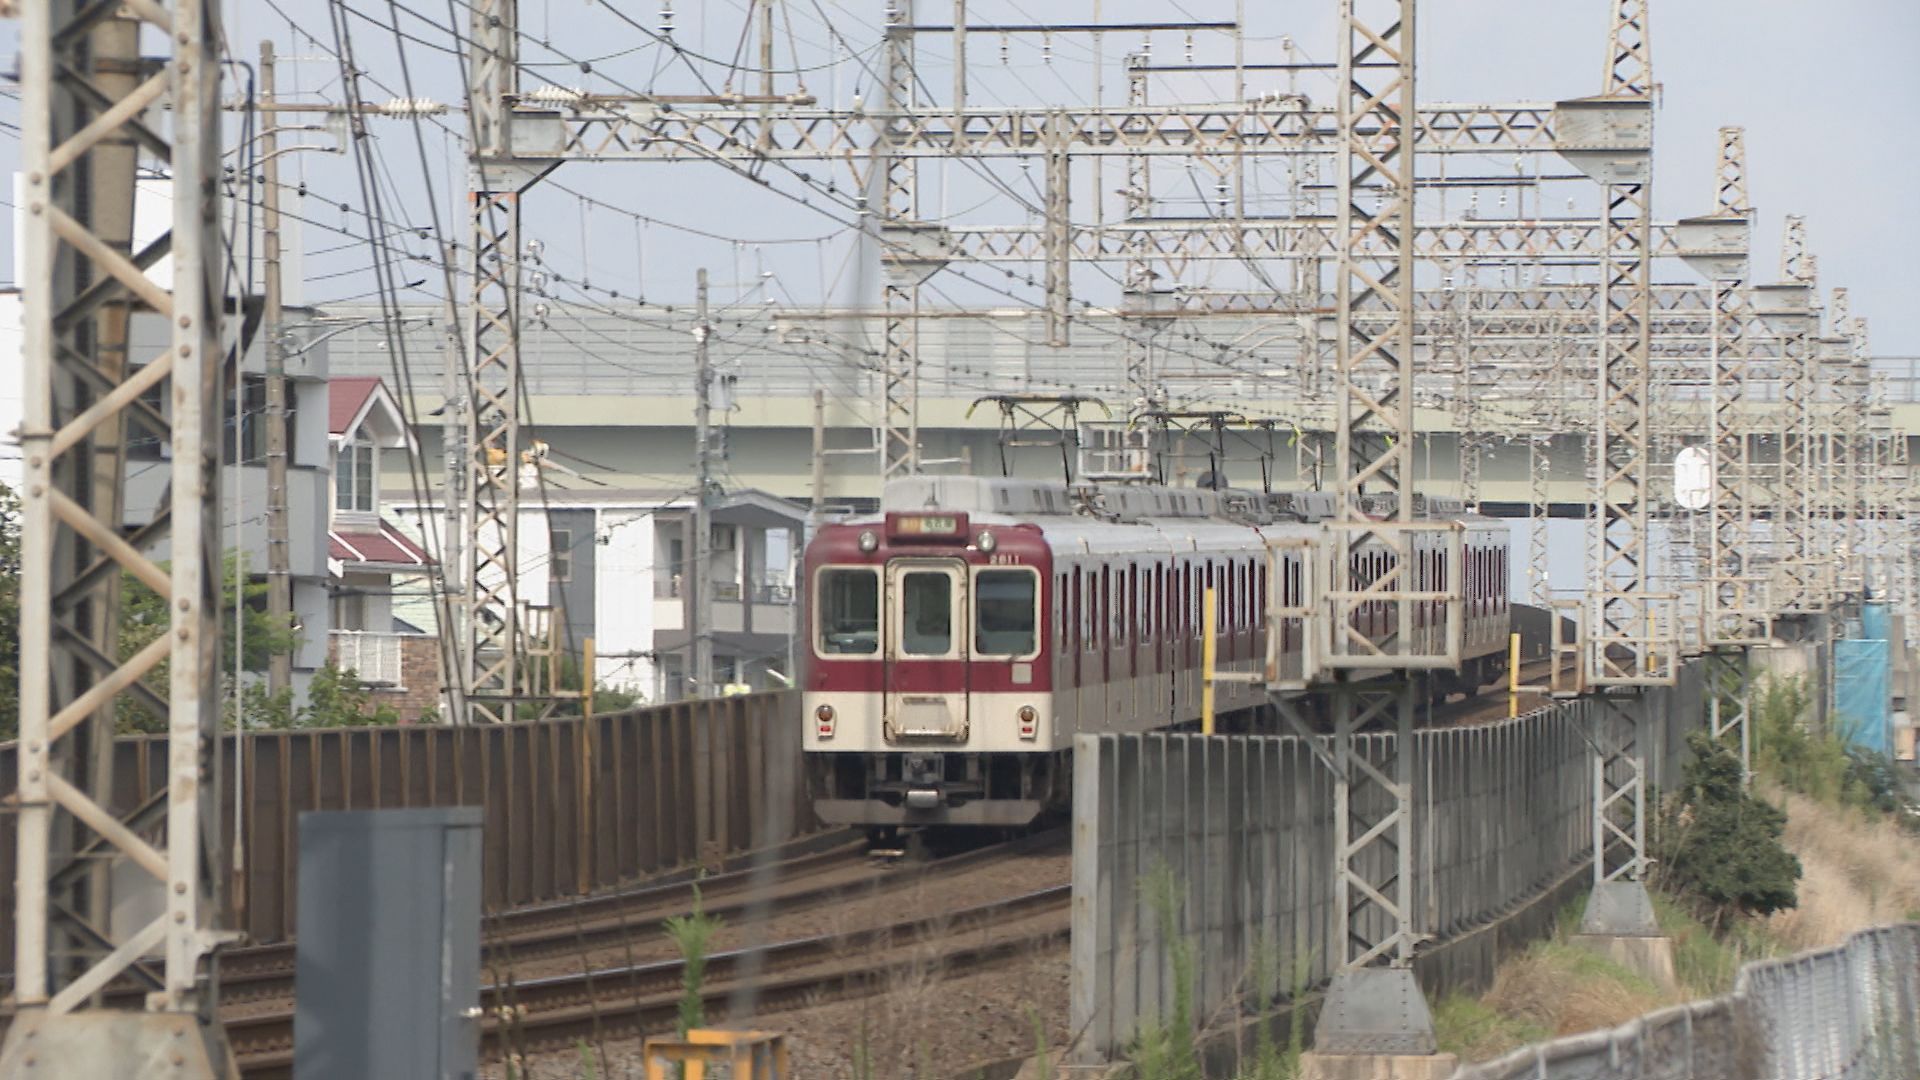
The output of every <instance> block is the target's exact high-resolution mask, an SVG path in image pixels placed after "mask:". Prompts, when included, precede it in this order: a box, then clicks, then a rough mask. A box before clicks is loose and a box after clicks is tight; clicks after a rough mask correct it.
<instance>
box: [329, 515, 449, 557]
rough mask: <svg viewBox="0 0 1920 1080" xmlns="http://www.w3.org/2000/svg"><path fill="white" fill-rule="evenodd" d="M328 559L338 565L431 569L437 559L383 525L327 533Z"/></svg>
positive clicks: (335, 530) (385, 524)
mask: <svg viewBox="0 0 1920 1080" xmlns="http://www.w3.org/2000/svg"><path fill="white" fill-rule="evenodd" d="M327 557H328V558H329V559H332V560H334V561H336V562H361V563H379V564H380V565H382V566H430V565H432V564H433V560H432V559H431V558H429V557H428V555H427V553H426V552H425V551H423V550H421V548H420V545H418V544H416V543H414V542H413V541H411V540H409V539H407V538H406V537H405V536H404V535H402V534H401V533H400V532H399V531H398V530H395V529H393V528H392V527H390V526H388V525H387V523H386V522H381V523H380V525H379V527H378V528H377V529H375V528H363V529H333V530H331V531H329V532H328V533H327Z"/></svg>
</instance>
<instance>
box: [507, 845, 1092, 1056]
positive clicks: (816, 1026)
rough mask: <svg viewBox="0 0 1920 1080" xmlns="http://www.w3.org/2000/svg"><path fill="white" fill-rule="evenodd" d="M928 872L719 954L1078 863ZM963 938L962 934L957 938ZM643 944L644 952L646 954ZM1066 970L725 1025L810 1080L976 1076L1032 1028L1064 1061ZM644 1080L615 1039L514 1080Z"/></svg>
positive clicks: (1052, 961)
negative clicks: (783, 1051) (763, 1038)
mask: <svg viewBox="0 0 1920 1080" xmlns="http://www.w3.org/2000/svg"><path fill="white" fill-rule="evenodd" d="M933 865H935V866H937V865H938V864H933ZM926 869H929V868H928V867H919V866H905V865H903V866H899V867H896V868H894V869H892V870H890V871H886V872H885V873H884V874H883V875H882V877H883V878H884V879H886V880H890V881H891V880H894V879H896V878H897V877H904V876H908V875H913V876H914V877H916V878H917V880H912V881H909V882H907V883H905V884H903V885H900V886H897V887H895V888H894V889H892V890H890V891H887V892H884V893H878V894H875V895H871V896H863V897H859V898H856V899H853V900H848V901H842V902H839V903H836V904H833V905H831V906H823V907H817V908H813V909H809V910H807V911H801V912H793V913H789V914H783V915H780V916H777V917H774V918H771V919H767V920H764V921H755V922H753V923H751V924H748V925H742V926H729V927H726V928H724V929H723V930H722V931H721V933H720V935H718V936H717V938H716V941H715V945H714V949H715V951H719V950H723V949H729V948H738V947H741V946H743V945H748V944H753V943H760V942H770V941H781V940H790V939H794V938H800V937H806V936H810V935H819V934H837V933H844V932H847V931H852V930H858V929H863V928H867V927H871V926H877V925H885V924H889V923H894V922H900V921H903V920H907V919H914V918H921V917H926V916H931V915H935V914H938V913H941V912H954V911H960V910H963V909H965V908H969V907H973V906H975V905H978V904H983V903H987V902H990V901H992V900H996V899H1003V898H1006V897H1010V896H1017V895H1021V894H1024V893H1027V892H1032V891H1034V890H1036V889H1042V888H1046V887H1049V886H1055V885H1061V884H1065V883H1066V882H1067V881H1068V880H1069V878H1070V876H1071V861H1070V858H1069V856H1067V855H1066V854H1064V853H1059V852H1046V853H1035V854H1025V855H1019V856H1013V857H1009V858H1003V859H995V860H992V861H990V862H986V863H982V864H980V865H978V866H975V867H969V868H967V869H964V870H962V871H959V872H957V873H954V874H953V875H952V876H951V877H947V876H939V875H937V874H934V875H930V874H926V873H924V872H923V871H925V870H926ZM635 929H636V935H635V941H634V954H635V958H636V959H646V958H660V957H663V956H666V955H670V954H671V950H670V948H668V947H667V946H666V945H665V937H664V935H663V934H661V933H659V932H658V928H657V927H654V928H650V929H649V931H648V932H647V933H646V934H642V933H640V929H639V928H638V927H636V928H635ZM962 932H963V930H962V928H961V927H959V926H956V927H955V928H954V930H953V931H952V933H953V934H955V935H958V934H960V933H962ZM649 938H650V939H652V940H651V941H648V939H649ZM642 942H647V944H646V945H645V948H644V951H643V947H642ZM594 955H595V956H598V957H600V959H598V960H593V961H592V962H595V963H599V964H617V963H624V962H625V954H624V950H612V951H611V953H610V954H609V951H608V950H598V951H596V952H595V954H594ZM590 959H591V958H590ZM557 963H559V964H560V967H559V968H557V969H555V971H554V973H558V971H559V970H572V971H578V970H579V965H580V958H578V957H573V958H569V960H567V961H560V962H557ZM1068 966H1069V961H1068V954H1067V949H1066V947H1065V946H1064V945H1048V946H1044V947H1035V948H1033V949H1029V950H1026V951H1024V952H1022V953H1021V954H1020V955H1018V956H1016V957H1014V958H1012V959H1010V960H1008V961H1006V962H1004V963H1001V964H999V965H997V966H996V967H995V968H994V969H992V970H990V971H980V972H972V973H968V974H964V975H958V976H955V977H951V978H948V977H944V976H942V975H941V974H940V973H939V972H938V970H937V968H936V967H932V966H930V967H929V968H928V969H927V970H924V971H915V972H912V973H910V974H906V975H897V976H894V977H892V978H891V979H890V980H889V985H888V987H887V989H886V991H885V992H884V993H882V994H879V995H877V996H871V997H866V998H862V999H859V1000H855V1001H839V1002H823V1003H821V1004H819V1005H816V1006H811V1007H808V1008H804V1009H790V1010H786V1011H782V1012H777V1013H770V1014H767V1015H764V1016H760V1017H756V1018H755V1019H754V1020H752V1021H751V1022H750V1023H738V1024H729V1025H728V1026H730V1027H751V1028H754V1029H757V1030H763V1031H776V1032H781V1033H783V1034H785V1035H786V1037H787V1045H788V1047H789V1052H790V1054H791V1055H792V1059H793V1067H794V1074H795V1075H796V1076H801V1077H807V1078H809V1080H813V1078H841V1077H845V1078H850V1080H905V1078H914V1080H931V1078H946V1077H958V1076H963V1075H970V1073H969V1071H968V1070H969V1067H970V1066H976V1065H980V1064H984V1063H986V1062H990V1061H997V1060H1001V1059H1005V1058H1008V1057H1012V1056H1016V1055H1021V1054H1030V1053H1032V1051H1033V1049H1034V1047H1035V1043H1036V1030H1035V1025H1036V1022H1037V1023H1038V1024H1039V1025H1041V1026H1042V1027H1043V1028H1044V1030H1045V1032H1046V1043H1047V1045H1048V1046H1049V1047H1053V1048H1055V1050H1056V1052H1055V1056H1056V1057H1057V1056H1058V1053H1057V1048H1059V1047H1061V1046H1064V1045H1065V1042H1066V1038H1067V972H1068ZM523 977H525V976H524V973H523ZM863 1060H864V1061H865V1062H866V1063H867V1067H865V1068H862V1067H861V1063H862V1061H863ZM482 1075H483V1076H485V1077H488V1078H489V1080H506V1077H507V1072H506V1070H505V1069H504V1067H503V1066H502V1065H501V1064H499V1063H497V1062H496V1063H493V1064H490V1065H487V1066H485V1067H483V1069H482ZM644 1075H645V1069H644V1068H643V1066H642V1062H641V1054H640V1041H639V1040H638V1039H630V1038H621V1039H609V1040H607V1041H606V1043H605V1045H604V1047H582V1048H579V1049H577V1050H576V1051H575V1052H574V1053H558V1054H546V1055H537V1056H534V1057H532V1058H530V1059H529V1060H528V1061H527V1062H525V1063H524V1067H522V1068H517V1069H515V1070H514V1073H513V1076H514V1080H584V1078H587V1077H592V1078H594V1080H626V1078H639V1077H643V1076H644Z"/></svg>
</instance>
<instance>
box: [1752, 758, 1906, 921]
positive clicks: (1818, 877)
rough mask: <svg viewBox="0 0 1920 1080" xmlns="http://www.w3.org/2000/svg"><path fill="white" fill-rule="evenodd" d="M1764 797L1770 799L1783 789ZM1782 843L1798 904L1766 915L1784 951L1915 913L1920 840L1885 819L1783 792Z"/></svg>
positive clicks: (1776, 800)
mask: <svg viewBox="0 0 1920 1080" xmlns="http://www.w3.org/2000/svg"><path fill="white" fill-rule="evenodd" d="M1766 794H1767V797H1768V798H1769V799H1770V800H1772V801H1774V802H1776V803H1778V802H1779V801H1780V800H1781V798H1782V795H1783V793H1781V792H1779V791H1773V792H1768V793H1766ZM1784 798H1785V804H1784V805H1785V806H1786V809H1787V835H1786V843H1787V847H1788V848H1789V849H1791V850H1792V851H1793V853H1794V854H1795V855H1798V856H1799V857H1800V865H1801V869H1802V876H1801V878H1800V906H1799V907H1798V908H1795V909H1793V910H1790V911H1782V912H1779V913H1777V914H1775V915H1772V916H1770V917H1769V918H1768V919H1767V920H1766V921H1765V923H1764V924H1763V926H1764V929H1765V932H1766V933H1767V934H1768V936H1770V937H1772V938H1773V939H1774V940H1776V941H1778V942H1779V943H1780V945H1781V947H1782V948H1784V949H1786V950H1788V951H1798V950H1801V949H1811V948H1819V947H1822V946H1826V945H1832V944H1836V943H1837V942H1839V941H1840V940H1841V939H1843V938H1845V937H1846V936H1847V935H1848V934H1851V933H1853V932H1854V931H1856V930H1862V929H1865V928H1866V927H1869V926H1882V925H1885V924H1887V923H1893V922H1900V921H1903V920H1905V919H1909V918H1913V917H1914V915H1915V913H1916V912H1920V840H1916V838H1915V837H1914V836H1913V835H1912V834H1910V833H1906V832H1903V831H1902V830H1901V829H1900V828H1899V827H1898V826H1897V825H1895V824H1894V822H1893V821H1892V820H1890V819H1888V818H1885V817H1879V816H1873V817H1869V816H1868V815H1866V814H1863V813H1861V812H1860V811H1857V810H1851V809H1844V808H1840V807H1835V806H1832V805H1829V804H1826V803H1821V802H1816V801H1814V800H1812V799H1809V798H1806V797H1805V796H1801V795H1795V794H1792V793H1784Z"/></svg>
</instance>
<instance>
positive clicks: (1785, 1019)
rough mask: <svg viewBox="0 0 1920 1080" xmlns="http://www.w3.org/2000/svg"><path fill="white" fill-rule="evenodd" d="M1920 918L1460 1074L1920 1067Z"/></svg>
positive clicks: (1556, 1079) (1492, 1077) (1689, 1079)
mask: <svg viewBox="0 0 1920 1080" xmlns="http://www.w3.org/2000/svg"><path fill="white" fill-rule="evenodd" d="M1917 1009H1920V923H1904V924H1901V925H1899V926H1883V927H1879V928H1877V929H1873V930H1862V931H1861V932H1859V933H1857V934H1855V935H1853V936H1852V937H1850V938H1848V939H1847V940H1846V941H1845V942H1843V943H1842V944H1840V945H1836V946H1834V947H1833V948H1830V949H1819V950H1815V951H1813V952H1804V953H1801V954H1799V955H1798V956H1791V957H1787V958H1785V959H1782V960H1764V961H1756V962H1754V963H1751V964H1748V965H1747V966H1745V967H1743V968H1741V969H1740V977H1739V979H1738V980H1737V981H1736V982H1735V983H1734V990H1733V992H1732V993H1731V994H1723V995H1721V996H1720V997H1717V998H1709V999H1707V1000H1706V1001H1695V1002H1691V1003H1688V1004H1686V1005H1675V1006H1673V1007H1671V1008H1667V1009H1661V1010H1660V1011H1658V1012H1652V1013H1648V1014H1647V1015H1645V1016H1642V1017H1640V1018H1638V1019H1636V1020H1630V1021H1628V1022H1627V1023H1625V1024H1622V1025H1620V1026H1619V1027H1617V1028H1613V1029H1611V1030H1609V1031H1591V1032H1587V1033H1586V1034H1584V1035H1571V1036H1567V1037H1566V1038H1561V1039H1555V1040H1553V1041H1551V1042H1544V1043H1538V1044H1536V1045H1533V1046H1529V1047H1526V1048H1524V1049H1520V1050H1515V1051H1514V1052H1512V1053H1510V1054H1508V1055H1506V1056H1505V1057H1502V1058H1499V1059H1497V1060H1494V1061H1489V1062H1487V1063H1485V1064H1483V1065H1471V1066H1467V1067H1465V1068H1462V1069H1460V1070H1459V1071H1458V1072H1456V1073H1454V1074H1453V1080H1576V1078H1577V1080H1629V1078H1635V1080H1637V1078H1639V1077H1646V1076H1660V1077H1667V1078H1670V1080H1695V1078H1698V1080H1708V1078H1718V1077H1749V1076H1752V1077H1760V1076H1778V1077H1794V1078H1796V1080H1798V1078H1801V1077H1805V1078H1806V1080H1840V1078H1849V1080H1851V1078H1858V1080H1869V1078H1876V1077H1899V1076H1915V1075H1920V1026H1917V1025H1915V1024H1914V1022H1913V1018H1914V1015H1915V1012H1916V1010H1917Z"/></svg>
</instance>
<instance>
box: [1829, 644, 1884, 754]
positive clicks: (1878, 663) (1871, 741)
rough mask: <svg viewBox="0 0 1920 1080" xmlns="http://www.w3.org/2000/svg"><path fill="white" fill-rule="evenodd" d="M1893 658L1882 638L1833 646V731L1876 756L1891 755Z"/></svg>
mask: <svg viewBox="0 0 1920 1080" xmlns="http://www.w3.org/2000/svg"><path fill="white" fill-rule="evenodd" d="M1883 618H1884V613H1883ZM1892 659H1893V652H1892V650H1891V649H1889V648H1888V646H1887V641H1886V639H1885V638H1846V639H1843V640H1841V641H1836V642H1834V644H1833V711H1834V730H1835V731H1837V732H1839V733H1840V734H1841V736H1843V737H1844V738H1846V739H1847V741H1848V742H1850V743H1852V744H1853V745H1854V746H1858V747H1860V748H1861V749H1864V750H1871V751H1873V752H1875V753H1877V754H1888V755H1890V754H1892V753H1893V687H1892V682H1891V678H1892V670H1891V669H1892Z"/></svg>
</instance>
